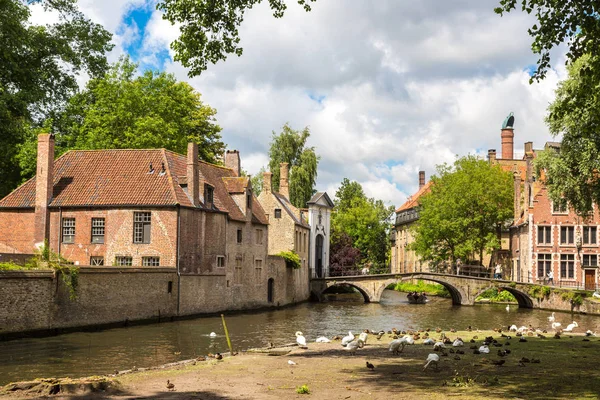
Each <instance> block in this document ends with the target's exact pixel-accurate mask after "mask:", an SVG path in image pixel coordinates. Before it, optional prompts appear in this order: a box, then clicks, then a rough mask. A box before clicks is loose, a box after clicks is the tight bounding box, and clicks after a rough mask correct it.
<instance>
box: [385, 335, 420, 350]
mask: <svg viewBox="0 0 600 400" xmlns="http://www.w3.org/2000/svg"><path fill="white" fill-rule="evenodd" d="M409 344H415V340H414V339H413V338H412V336H408V335H406V336H404V337H402V338H400V339H396V340H392V341H391V342H390V349H389V350H390V351H391V352H392V353H394V354H398V353H402V351H403V350H404V346H406V345H409Z"/></svg>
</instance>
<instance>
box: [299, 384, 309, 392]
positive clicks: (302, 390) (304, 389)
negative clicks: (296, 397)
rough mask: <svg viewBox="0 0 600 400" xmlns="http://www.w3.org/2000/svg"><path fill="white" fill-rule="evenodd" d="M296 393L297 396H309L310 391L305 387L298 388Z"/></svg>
mask: <svg viewBox="0 0 600 400" xmlns="http://www.w3.org/2000/svg"><path fill="white" fill-rule="evenodd" d="M296 393H298V394H310V389H309V388H308V386H307V385H302V386H298V387H297V388H296Z"/></svg>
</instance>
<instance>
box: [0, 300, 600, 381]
mask: <svg viewBox="0 0 600 400" xmlns="http://www.w3.org/2000/svg"><path fill="white" fill-rule="evenodd" d="M332 296H333V295H332ZM332 300H334V301H331V302H328V303H303V304H300V305H297V306H294V307H289V308H284V309H280V310H272V311H261V312H256V313H239V314H234V315H228V316H227V317H226V318H227V326H228V328H229V332H230V335H231V339H232V342H233V347H234V349H237V350H243V349H248V348H252V347H262V346H266V345H267V344H268V343H269V342H272V343H274V344H284V343H290V342H294V341H295V336H294V333H295V332H296V331H302V332H303V333H304V335H305V336H306V338H307V340H308V341H309V342H314V340H315V338H316V337H317V336H321V335H325V336H328V337H332V336H334V335H340V334H347V332H348V331H349V330H351V331H353V332H354V333H355V334H357V333H359V332H360V331H361V330H363V329H371V330H380V329H384V330H386V331H387V330H390V329H391V328H393V327H395V328H398V329H418V328H437V327H440V328H442V329H445V330H449V329H450V328H456V329H465V328H466V327H467V326H469V325H471V326H472V327H473V328H474V329H477V328H479V329H492V328H495V327H502V326H507V325H510V324H515V325H517V326H521V325H529V324H532V325H533V326H535V327H540V328H542V329H543V328H548V320H547V318H548V316H549V315H550V312H548V311H540V310H527V309H517V307H516V305H515V306H511V308H510V311H508V312H507V311H506V309H505V307H506V306H505V305H489V304H488V305H477V306H473V307H468V306H453V305H452V302H451V301H450V300H449V299H443V298H430V301H429V302H428V303H427V304H424V305H410V304H408V302H407V301H406V295H405V294H402V293H398V292H394V291H390V290H386V291H385V292H384V295H383V298H382V301H381V303H379V304H376V303H368V304H365V303H363V300H362V297H361V296H360V295H358V294H356V295H354V294H344V295H335V297H334V298H332ZM572 319H575V320H576V321H577V322H578V323H579V328H578V329H577V330H576V331H577V332H585V331H586V330H588V329H591V330H592V331H594V332H595V331H599V332H600V317H593V316H586V315H575V316H572V315H571V314H569V313H556V320H557V321H560V322H561V323H562V324H563V326H566V325H567V324H568V323H570V322H571V321H572ZM211 332H215V333H217V337H216V338H211V337H210V336H209V335H210V333H211ZM226 350H227V342H226V340H225V337H224V334H223V329H222V327H221V319H220V317H204V318H197V319H193V320H184V321H176V322H167V323H160V324H152V325H138V326H131V327H127V328H116V329H109V330H104V331H98V332H77V333H69V334H64V335H59V336H53V337H47V338H29V339H20V340H11V341H6V342H0V385H2V384H6V383H8V382H11V381H16V380H27V379H32V378H36V377H51V376H52V377H65V376H70V377H80V376H88V375H100V374H107V373H113V372H114V371H115V370H124V369H130V368H132V367H134V366H137V367H149V366H155V365H160V364H165V363H168V362H173V361H177V360H184V359H190V358H193V357H198V356H199V355H205V354H207V353H210V352H212V353H216V352H224V351H226Z"/></svg>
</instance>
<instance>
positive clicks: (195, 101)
mask: <svg viewBox="0 0 600 400" xmlns="http://www.w3.org/2000/svg"><path fill="white" fill-rule="evenodd" d="M136 70H137V65H136V64H134V63H132V62H131V61H130V60H129V59H128V58H122V59H121V60H120V61H119V62H117V63H116V64H115V65H113V66H112V68H111V70H110V71H109V72H108V73H107V74H106V75H104V76H103V77H101V78H96V79H92V80H90V81H89V82H88V84H87V86H86V89H85V90H83V91H82V92H80V93H78V94H76V95H75V96H73V97H72V98H71V99H70V100H69V103H68V105H67V107H66V109H65V111H64V112H62V113H60V114H59V115H57V116H56V118H55V119H54V121H53V128H52V129H53V130H54V131H55V132H56V133H57V139H56V151H57V153H58V154H60V153H63V152H65V151H67V150H69V149H85V150H91V149H132V148H133V149H139V148H158V147H165V148H166V149H168V150H172V151H174V152H177V153H180V154H185V153H186V151H187V144H188V142H190V141H192V142H196V143H198V152H199V156H200V159H202V160H204V161H207V162H211V163H215V162H217V161H218V160H219V158H220V156H221V155H222V154H223V151H224V149H225V146H224V144H223V142H221V135H220V133H219V132H220V131H221V128H220V127H219V126H218V125H217V124H216V120H215V114H216V111H215V109H213V108H211V107H209V106H207V105H205V104H204V103H202V101H201V100H200V94H199V93H198V92H196V91H195V90H194V89H193V88H192V87H191V86H190V85H189V84H187V83H185V82H178V81H177V80H176V79H175V77H174V76H173V75H172V74H167V73H165V72H161V73H156V72H153V71H146V72H144V73H143V74H142V75H141V76H136ZM36 144H37V135H36V134H31V135H29V137H28V140H27V142H26V143H25V144H24V145H23V146H21V150H20V153H19V156H18V159H19V163H20V165H21V168H22V169H23V171H24V173H25V176H31V175H33V174H34V173H35V160H36V159H35V154H36V151H37V150H36Z"/></svg>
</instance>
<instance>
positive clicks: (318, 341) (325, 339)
mask: <svg viewBox="0 0 600 400" xmlns="http://www.w3.org/2000/svg"><path fill="white" fill-rule="evenodd" d="M315 342H317V343H329V342H331V340H329V339H327V338H326V337H325V336H319V337H318V338H317V340H315Z"/></svg>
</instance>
